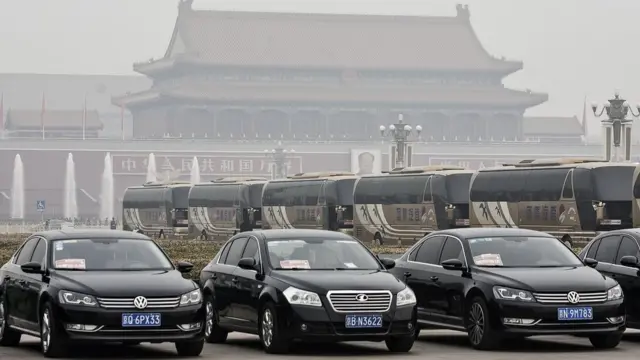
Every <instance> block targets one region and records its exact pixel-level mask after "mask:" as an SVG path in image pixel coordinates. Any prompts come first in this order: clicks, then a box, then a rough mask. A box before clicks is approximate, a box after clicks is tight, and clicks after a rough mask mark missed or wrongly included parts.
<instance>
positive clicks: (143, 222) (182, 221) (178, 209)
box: [122, 181, 191, 237]
mask: <svg viewBox="0 0 640 360" xmlns="http://www.w3.org/2000/svg"><path fill="white" fill-rule="evenodd" d="M189 189H191V184H190V183H188V182H180V181H173V182H165V183H153V182H152V183H146V184H144V185H142V186H132V187H129V188H127V189H126V190H125V192H124V196H123V199H122V209H123V216H122V219H123V229H124V230H129V231H139V232H142V233H144V234H146V235H148V236H158V237H164V236H167V235H186V234H187V232H188V230H189V204H188V201H187V197H188V195H189Z"/></svg>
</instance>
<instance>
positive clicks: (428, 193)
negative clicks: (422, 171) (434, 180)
mask: <svg viewBox="0 0 640 360" xmlns="http://www.w3.org/2000/svg"><path fill="white" fill-rule="evenodd" d="M422 201H423V202H432V201H433V196H432V195H431V177H429V178H428V179H427V183H426V184H425V186H424V194H423V195H422Z"/></svg>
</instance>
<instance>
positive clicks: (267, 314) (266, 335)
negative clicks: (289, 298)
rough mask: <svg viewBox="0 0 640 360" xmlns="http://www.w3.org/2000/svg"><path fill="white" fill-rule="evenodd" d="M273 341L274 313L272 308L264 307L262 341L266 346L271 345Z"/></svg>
mask: <svg viewBox="0 0 640 360" xmlns="http://www.w3.org/2000/svg"><path fill="white" fill-rule="evenodd" d="M272 341H273V314H271V310H270V309H264V312H263V313H262V342H263V343H264V346H265V347H269V346H271V342H272Z"/></svg>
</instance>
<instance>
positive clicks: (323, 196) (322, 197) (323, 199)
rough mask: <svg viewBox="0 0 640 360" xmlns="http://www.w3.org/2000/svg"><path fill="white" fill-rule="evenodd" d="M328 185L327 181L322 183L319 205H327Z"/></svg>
mask: <svg viewBox="0 0 640 360" xmlns="http://www.w3.org/2000/svg"><path fill="white" fill-rule="evenodd" d="M326 185H327V182H326V181H323V182H322V186H320V192H319V194H318V205H326V204H327V197H326V194H325V187H326Z"/></svg>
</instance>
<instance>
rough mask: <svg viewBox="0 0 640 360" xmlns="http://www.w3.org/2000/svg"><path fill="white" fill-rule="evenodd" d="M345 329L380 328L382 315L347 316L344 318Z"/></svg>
mask: <svg viewBox="0 0 640 360" xmlns="http://www.w3.org/2000/svg"><path fill="white" fill-rule="evenodd" d="M344 326H345V327H346V328H347V329H359V328H379V327H382V315H347V317H345V318H344Z"/></svg>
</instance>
